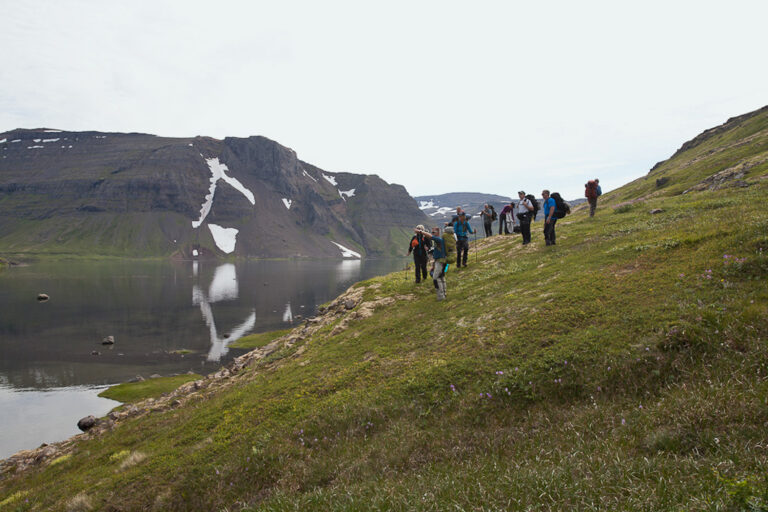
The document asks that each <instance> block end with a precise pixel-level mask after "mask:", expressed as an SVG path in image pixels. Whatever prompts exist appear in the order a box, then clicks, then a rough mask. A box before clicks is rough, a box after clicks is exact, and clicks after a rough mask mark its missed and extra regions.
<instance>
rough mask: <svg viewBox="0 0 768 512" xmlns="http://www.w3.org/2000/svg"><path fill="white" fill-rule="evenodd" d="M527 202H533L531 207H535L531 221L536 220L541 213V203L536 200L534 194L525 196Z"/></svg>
mask: <svg viewBox="0 0 768 512" xmlns="http://www.w3.org/2000/svg"><path fill="white" fill-rule="evenodd" d="M525 198H526V199H527V200H529V201H530V202H531V205H533V211H532V212H531V214H532V215H531V220H536V214H538V213H539V202H538V201H537V200H536V198H535V197H534V196H533V194H528V195H527V196H525Z"/></svg>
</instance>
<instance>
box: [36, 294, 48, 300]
mask: <svg viewBox="0 0 768 512" xmlns="http://www.w3.org/2000/svg"><path fill="white" fill-rule="evenodd" d="M48 299H50V297H49V296H48V294H47V293H38V294H37V300H39V301H40V302H45V301H47V300H48Z"/></svg>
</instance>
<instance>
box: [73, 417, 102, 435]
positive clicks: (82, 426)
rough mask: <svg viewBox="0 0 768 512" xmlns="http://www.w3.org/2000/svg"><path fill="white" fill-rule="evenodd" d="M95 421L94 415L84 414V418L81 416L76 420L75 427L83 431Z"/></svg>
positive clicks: (94, 423)
mask: <svg viewBox="0 0 768 512" xmlns="http://www.w3.org/2000/svg"><path fill="white" fill-rule="evenodd" d="M96 421H97V420H96V417H95V416H86V417H85V418H81V419H80V421H78V422H77V428H79V429H80V430H82V431H83V432H86V431H88V430H90V429H92V428H93V427H94V426H95V425H96Z"/></svg>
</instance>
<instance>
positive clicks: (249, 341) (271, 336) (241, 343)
mask: <svg viewBox="0 0 768 512" xmlns="http://www.w3.org/2000/svg"><path fill="white" fill-rule="evenodd" d="M289 332H291V330H290V329H283V330H279V331H270V332H261V333H257V334H251V335H249V336H244V337H242V338H240V339H239V340H237V341H235V342H234V343H231V344H230V345H229V346H230V347H231V348H245V349H250V350H252V349H254V348H261V347H264V346H266V345H269V344H270V343H272V342H273V341H274V340H276V339H277V338H279V337H280V336H284V335H286V334H288V333H289Z"/></svg>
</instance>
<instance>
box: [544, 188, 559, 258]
mask: <svg viewBox="0 0 768 512" xmlns="http://www.w3.org/2000/svg"><path fill="white" fill-rule="evenodd" d="M541 197H542V198H543V199H544V206H543V207H542V209H543V210H544V241H545V242H546V244H547V245H555V223H556V222H557V217H555V200H554V199H553V198H551V197H549V190H542V191H541Z"/></svg>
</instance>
